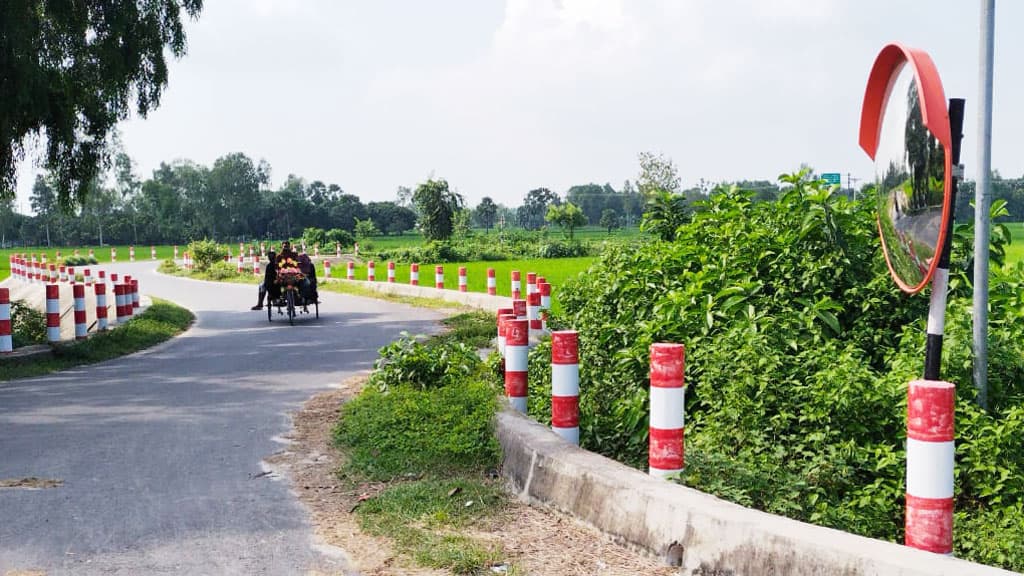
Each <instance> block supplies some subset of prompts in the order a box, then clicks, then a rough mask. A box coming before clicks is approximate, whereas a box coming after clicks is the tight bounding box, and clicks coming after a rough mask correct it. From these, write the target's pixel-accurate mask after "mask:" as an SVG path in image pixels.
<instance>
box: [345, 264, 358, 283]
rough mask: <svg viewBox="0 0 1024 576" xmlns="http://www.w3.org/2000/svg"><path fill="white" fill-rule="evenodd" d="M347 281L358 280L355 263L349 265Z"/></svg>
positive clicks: (346, 274)
mask: <svg viewBox="0 0 1024 576" xmlns="http://www.w3.org/2000/svg"><path fill="white" fill-rule="evenodd" d="M345 279H346V280H355V279H356V263H355V262H349V263H348V270H347V272H346V273H345Z"/></svg>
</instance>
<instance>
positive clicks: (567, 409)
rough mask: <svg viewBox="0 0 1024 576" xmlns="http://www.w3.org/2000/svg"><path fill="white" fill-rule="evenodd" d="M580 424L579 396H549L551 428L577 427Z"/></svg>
mask: <svg viewBox="0 0 1024 576" xmlns="http://www.w3.org/2000/svg"><path fill="white" fill-rule="evenodd" d="M579 425H580V397H579V396H552V397H551V427H552V428H579Z"/></svg>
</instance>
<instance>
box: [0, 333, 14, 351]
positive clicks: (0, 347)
mask: <svg viewBox="0 0 1024 576" xmlns="http://www.w3.org/2000/svg"><path fill="white" fill-rule="evenodd" d="M13 351H14V339H13V338H12V337H11V335H10V334H0V352H13Z"/></svg>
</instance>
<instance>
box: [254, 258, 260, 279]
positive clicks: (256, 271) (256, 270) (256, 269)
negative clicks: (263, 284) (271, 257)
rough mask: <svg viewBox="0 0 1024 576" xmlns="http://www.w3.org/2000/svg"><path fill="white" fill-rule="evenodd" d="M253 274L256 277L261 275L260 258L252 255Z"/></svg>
mask: <svg viewBox="0 0 1024 576" xmlns="http://www.w3.org/2000/svg"><path fill="white" fill-rule="evenodd" d="M252 275H253V276H256V277H259V275H260V259H259V258H257V257H256V256H253V257H252Z"/></svg>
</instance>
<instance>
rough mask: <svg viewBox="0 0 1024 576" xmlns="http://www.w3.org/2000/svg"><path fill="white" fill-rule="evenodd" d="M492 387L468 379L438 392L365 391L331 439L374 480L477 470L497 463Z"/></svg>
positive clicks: (371, 388) (345, 408)
mask: <svg viewBox="0 0 1024 576" xmlns="http://www.w3.org/2000/svg"><path fill="white" fill-rule="evenodd" d="M496 410H497V400H496V395H495V390H494V388H493V387H492V386H491V385H490V384H488V383H486V382H481V381H474V380H467V381H464V382H461V383H458V384H452V385H448V386H443V387H440V388H430V389H419V388H413V387H411V386H397V387H391V388H389V389H387V390H386V391H381V390H380V389H378V388H377V387H375V386H369V387H367V388H366V389H365V390H364V391H363V393H362V394H360V395H359V396H358V397H357V398H356V399H354V400H352V401H351V402H349V403H347V404H345V405H344V406H343V407H342V413H341V421H340V423H339V424H338V426H337V427H336V429H335V432H334V437H335V440H336V441H337V442H338V443H340V444H341V445H342V446H345V447H347V448H348V449H349V454H350V461H349V465H350V466H352V468H353V469H355V470H356V471H358V472H360V473H362V474H366V475H368V476H370V477H372V478H377V479H386V478H389V477H393V476H397V475H401V474H406V473H415V474H428V475H429V474H433V473H439V472H441V471H456V470H477V469H483V468H490V467H493V466H495V465H496V464H497V458H498V443H497V440H496V439H495V437H494V432H493V420H494V413H495V411H496Z"/></svg>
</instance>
